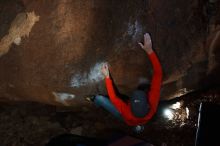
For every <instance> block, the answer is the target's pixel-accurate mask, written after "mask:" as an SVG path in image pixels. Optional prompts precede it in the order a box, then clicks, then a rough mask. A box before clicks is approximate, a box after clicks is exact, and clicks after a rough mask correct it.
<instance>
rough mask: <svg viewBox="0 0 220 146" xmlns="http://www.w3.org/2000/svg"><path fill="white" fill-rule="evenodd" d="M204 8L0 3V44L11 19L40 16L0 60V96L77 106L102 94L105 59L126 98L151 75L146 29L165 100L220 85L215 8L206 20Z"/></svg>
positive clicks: (84, 0)
mask: <svg viewBox="0 0 220 146" xmlns="http://www.w3.org/2000/svg"><path fill="white" fill-rule="evenodd" d="M205 8H206V5H205V3H202V2H201V1H197V0H194V1H193V2H192V1H190V0H186V1H178V2H176V1H175V0H170V1H159V0H155V1H142V0H140V1H133V0H126V1H118V0H112V1H109V0H74V1H72V0H59V1H52V0H39V1H31V0H23V1H22V0H16V1H12V0H8V1H4V0H0V39H1V44H0V46H3V45H4V44H3V43H2V40H3V38H4V37H5V36H7V35H8V34H9V32H10V28H11V26H12V23H13V22H15V21H14V20H15V19H16V16H18V15H20V14H21V13H30V12H33V13H35V14H36V16H37V17H39V20H38V21H37V22H36V23H35V24H34V25H33V27H32V29H31V31H30V32H29V35H28V36H27V35H22V36H21V38H20V39H21V40H19V39H16V40H15V43H16V42H20V41H21V42H20V43H16V44H19V45H16V44H14V43H12V44H11V45H10V50H9V51H8V52H7V53H6V54H4V55H3V56H1V58H0V82H1V85H0V98H1V100H32V101H38V102H43V103H50V104H63V105H74V104H78V103H79V102H80V103H82V102H83V100H82V97H83V96H85V95H91V94H97V93H99V94H106V91H105V86H104V84H103V76H102V75H101V73H100V70H99V68H100V66H101V65H102V63H105V62H108V63H109V64H110V65H111V74H112V77H113V78H114V82H115V84H116V86H117V87H118V90H119V91H120V93H122V94H126V95H129V94H130V93H131V92H132V90H133V89H135V87H136V86H137V85H138V83H139V82H141V81H143V80H150V79H151V66H150V64H149V61H148V60H147V57H146V55H145V54H144V52H143V51H142V50H141V49H140V48H139V46H138V45H137V42H138V41H140V40H141V39H142V37H143V34H144V32H150V33H151V35H152V39H153V45H154V48H155V51H156V52H157V54H158V56H159V58H160V60H161V64H162V66H163V71H164V79H163V88H162V93H161V97H162V99H169V98H175V97H178V96H180V95H182V94H185V93H187V92H189V91H192V90H195V89H199V88H202V87H206V86H210V85H214V84H218V83H219V78H218V76H217V75H218V74H219V72H220V71H219V60H220V59H219V58H220V56H219V55H220V52H219V51H220V49H219V47H220V29H219V23H220V22H219V20H218V19H217V18H219V15H220V12H219V9H217V12H216V16H215V17H211V19H208V15H207V14H206V11H205ZM208 20H210V21H208ZM207 28H210V29H209V31H207ZM15 38H17V37H15ZM0 48H1V47H0ZM0 51H1V50H0ZM1 53H2V52H0V54H1Z"/></svg>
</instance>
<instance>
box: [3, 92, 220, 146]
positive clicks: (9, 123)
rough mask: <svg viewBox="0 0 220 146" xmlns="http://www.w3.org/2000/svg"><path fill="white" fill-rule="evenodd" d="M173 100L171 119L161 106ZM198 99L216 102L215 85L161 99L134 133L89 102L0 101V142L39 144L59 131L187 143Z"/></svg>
mask: <svg viewBox="0 0 220 146" xmlns="http://www.w3.org/2000/svg"><path fill="white" fill-rule="evenodd" d="M177 102H179V103H180V105H181V107H180V108H179V109H175V115H174V117H173V119H170V120H169V119H168V118H167V117H164V114H163V111H164V109H165V108H167V107H168V106H170V105H173V104H174V103H177ZM201 102H215V103H220V90H219V88H212V89H209V90H203V91H197V92H194V93H191V94H190V95H187V96H185V97H184V98H179V99H176V100H174V101H163V102H161V104H160V106H159V110H158V112H157V115H156V116H155V117H154V119H152V120H151V121H150V122H149V123H148V124H146V126H145V131H144V133H142V134H140V135H135V134H134V133H133V132H132V128H131V127H128V126H126V125H125V124H124V123H122V122H120V121H118V120H117V119H115V118H114V117H113V116H112V115H110V114H109V113H108V112H106V111H104V110H103V109H102V108H98V107H95V106H93V105H92V104H90V103H88V104H87V105H85V106H81V107H78V108H73V107H69V108H63V107H55V106H49V105H44V104H39V103H30V102H28V103H27V102H19V103H10V104H9V103H1V105H0V135H1V136H0V141H1V145H2V146H41V145H42V146H43V145H44V144H45V143H47V142H48V141H49V139H50V138H52V137H54V136H56V135H59V134H63V133H73V134H77V135H83V136H88V137H98V138H107V137H111V136H112V135H114V134H125V135H133V136H135V137H139V138H141V139H145V140H148V141H151V142H152V143H153V144H155V145H156V146H157V145H158V146H160V145H161V144H162V143H166V144H167V145H168V146H190V145H194V142H195V136H196V128H197V118H198V109H199V104H200V103H201ZM186 108H188V111H189V112H188V115H187V114H186V113H187V112H186V110H185V109H186Z"/></svg>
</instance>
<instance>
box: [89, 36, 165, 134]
mask: <svg viewBox="0 0 220 146" xmlns="http://www.w3.org/2000/svg"><path fill="white" fill-rule="evenodd" d="M139 45H140V47H141V48H142V49H143V50H144V51H145V52H146V53H147V55H148V57H149V59H150V61H151V63H152V66H153V77H152V81H151V84H150V88H147V89H146V88H143V87H144V86H141V85H140V86H139V87H138V88H137V89H136V90H135V91H134V92H133V94H132V95H131V97H130V99H129V101H128V102H127V103H126V102H124V101H123V100H122V99H120V98H119V97H118V96H117V95H116V93H115V90H114V87H113V85H112V79H111V78H110V74H109V69H108V65H107V64H104V65H103V67H102V73H103V75H104V76H105V83H106V87H107V91H108V95H109V98H110V100H109V98H107V97H104V96H101V95H96V96H92V97H89V99H88V100H90V101H93V102H94V103H95V104H96V105H97V106H102V107H104V108H105V109H106V110H107V111H109V112H111V113H112V114H113V115H114V116H116V117H118V118H119V119H121V120H122V121H124V122H125V123H127V125H129V126H135V131H136V132H138V133H139V132H141V131H143V129H144V127H143V125H144V124H145V123H146V122H148V121H149V120H150V119H151V118H152V117H153V115H154V114H155V112H156V111H157V106H158V102H159V99H160V88H161V80H162V69H161V65H160V62H159V60H158V58H157V56H156V54H155V53H154V51H153V49H152V43H151V37H150V35H149V34H148V33H146V34H145V35H144V44H142V43H139Z"/></svg>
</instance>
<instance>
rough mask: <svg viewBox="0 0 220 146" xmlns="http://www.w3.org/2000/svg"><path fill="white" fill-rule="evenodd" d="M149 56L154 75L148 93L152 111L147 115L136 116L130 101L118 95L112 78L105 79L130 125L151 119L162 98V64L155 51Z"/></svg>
mask: <svg viewBox="0 0 220 146" xmlns="http://www.w3.org/2000/svg"><path fill="white" fill-rule="evenodd" d="M148 56H149V59H150V61H151V63H152V65H153V77H152V81H151V87H150V91H149V93H146V94H148V98H149V99H148V101H149V104H150V111H149V112H148V114H147V115H146V116H145V117H143V118H137V117H135V116H134V115H133V114H132V112H131V107H130V103H128V104H127V103H125V102H123V101H122V100H121V99H120V98H118V97H117V96H116V94H115V91H114V88H113V85H112V80H111V79H110V78H106V79H105V83H106V87H107V91H108V95H109V97H110V100H111V102H112V103H113V104H114V106H115V107H116V108H117V109H118V111H119V112H120V113H121V115H122V117H123V118H124V120H125V122H126V123H127V124H128V125H130V126H136V125H140V124H145V123H146V122H147V121H149V120H150V119H151V118H152V116H153V115H154V114H155V112H156V110H157V106H158V102H159V99H160V88H161V80H162V69H161V65H160V62H159V60H158V58H157V56H156V54H155V53H154V52H152V53H151V54H148Z"/></svg>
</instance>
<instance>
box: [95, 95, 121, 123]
mask: <svg viewBox="0 0 220 146" xmlns="http://www.w3.org/2000/svg"><path fill="white" fill-rule="evenodd" d="M94 103H95V104H96V105H97V106H102V107H103V108H104V109H105V110H107V111H109V112H110V113H111V114H113V115H114V116H115V117H117V118H118V119H120V120H123V118H122V116H121V114H120V113H119V112H118V110H117V109H116V108H115V106H114V105H113V104H112V103H111V101H110V100H109V99H108V98H107V97H105V96H101V95H97V96H96V97H95V100H94Z"/></svg>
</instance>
